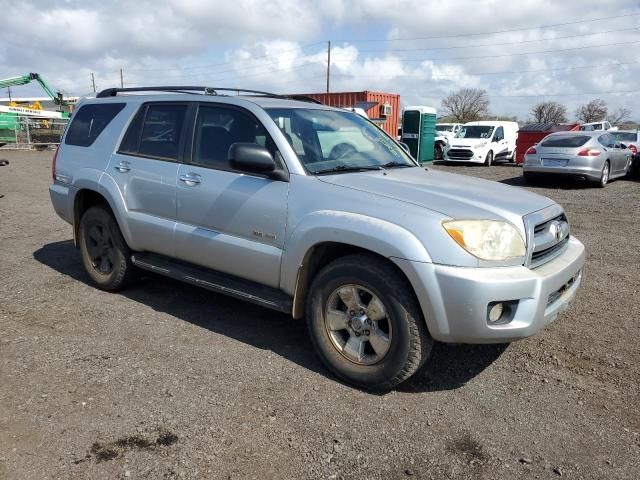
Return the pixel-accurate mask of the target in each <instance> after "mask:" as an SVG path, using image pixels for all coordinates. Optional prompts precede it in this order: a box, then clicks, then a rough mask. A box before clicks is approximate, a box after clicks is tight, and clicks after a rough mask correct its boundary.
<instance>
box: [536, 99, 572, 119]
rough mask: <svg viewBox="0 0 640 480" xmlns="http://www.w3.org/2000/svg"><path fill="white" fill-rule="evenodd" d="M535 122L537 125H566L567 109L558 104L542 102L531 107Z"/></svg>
mask: <svg viewBox="0 0 640 480" xmlns="http://www.w3.org/2000/svg"><path fill="white" fill-rule="evenodd" d="M530 113H531V116H532V117H533V121H534V122H537V123H566V122H567V107H566V106H564V105H563V104H561V103H558V102H540V103H537V104H535V105H534V106H533V107H531V110H530Z"/></svg>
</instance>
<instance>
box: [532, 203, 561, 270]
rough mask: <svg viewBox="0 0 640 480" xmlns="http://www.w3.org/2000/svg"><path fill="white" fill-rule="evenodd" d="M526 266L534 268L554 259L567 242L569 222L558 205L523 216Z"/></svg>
mask: <svg viewBox="0 0 640 480" xmlns="http://www.w3.org/2000/svg"><path fill="white" fill-rule="evenodd" d="M525 225H526V226H527V245H528V257H527V258H528V261H527V266H529V267H530V268H536V267H539V266H541V265H544V264H545V263H547V262H548V261H550V260H552V259H554V258H555V257H557V256H558V255H560V253H562V251H563V250H564V249H565V247H566V246H567V244H568V243H569V235H570V229H569V223H568V222H567V217H566V215H565V214H564V212H563V211H562V208H561V207H560V206H559V205H554V206H552V207H550V208H547V209H545V210H543V211H541V212H536V213H534V214H531V215H527V216H526V217H525Z"/></svg>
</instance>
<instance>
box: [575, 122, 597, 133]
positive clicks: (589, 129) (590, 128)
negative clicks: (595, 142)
mask: <svg viewBox="0 0 640 480" xmlns="http://www.w3.org/2000/svg"><path fill="white" fill-rule="evenodd" d="M580 130H581V131H583V132H592V131H594V130H602V124H601V123H592V124H589V125H580Z"/></svg>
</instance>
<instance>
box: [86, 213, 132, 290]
mask: <svg viewBox="0 0 640 480" xmlns="http://www.w3.org/2000/svg"><path fill="white" fill-rule="evenodd" d="M78 237H79V238H78V241H79V243H80V253H81V255H82V263H83V264H84V268H85V270H86V271H87V273H88V274H89V276H90V277H91V280H93V281H94V282H95V284H96V285H97V286H98V287H99V288H101V289H102V290H118V289H120V288H122V287H124V286H126V284H127V283H129V282H130V280H132V278H133V275H134V270H135V266H134V265H133V264H132V263H131V251H130V250H129V247H128V246H127V244H126V242H125V240H124V238H123V237H122V233H121V232H120V228H119V227H118V224H117V222H116V221H115V219H114V218H113V215H112V214H111V212H110V211H108V210H107V209H106V208H104V207H102V206H95V207H91V208H89V209H87V211H86V212H84V214H83V215H82V218H81V219H80V228H79V232H78Z"/></svg>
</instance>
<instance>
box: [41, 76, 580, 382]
mask: <svg viewBox="0 0 640 480" xmlns="http://www.w3.org/2000/svg"><path fill="white" fill-rule="evenodd" d="M143 90H144V92H143ZM132 91H136V93H137V94H128V93H130V92H132ZM224 91H225V89H211V88H205V87H151V88H144V89H126V88H125V89H108V90H105V91H103V92H101V93H99V94H98V95H97V97H96V98H95V99H87V100H85V101H83V102H82V103H81V104H80V105H79V107H78V108H77V110H76V112H75V113H74V114H73V117H72V120H71V123H70V125H69V126H68V128H67V130H66V132H65V134H64V136H63V138H62V141H61V144H60V147H59V149H58V151H57V152H56V154H55V156H54V160H53V184H52V185H51V187H50V194H51V200H52V203H53V206H54V209H55V211H56V212H57V213H58V215H60V217H62V218H63V219H64V220H66V221H67V222H69V223H70V224H71V225H72V226H73V237H74V241H75V243H76V245H77V246H78V247H79V249H80V252H81V257H82V262H83V263H84V266H85V268H86V270H87V272H88V274H89V276H90V277H91V279H92V281H93V282H94V283H95V284H96V285H97V286H98V287H99V288H102V289H104V290H117V289H119V288H123V287H124V286H125V285H127V284H129V283H130V282H131V281H132V280H133V279H134V278H135V273H136V270H138V269H142V270H148V271H150V272H154V273H158V274H161V275H166V276H169V277H172V278H175V279H178V280H182V281H185V282H188V283H191V284H194V285H197V286H199V287H204V288H206V289H209V290H212V291H214V292H218V293H223V294H226V295H231V296H234V297H237V298H240V299H243V300H247V301H249V302H254V303H256V304H258V305H262V306H264V307H268V308H271V309H275V310H278V311H281V312H286V313H288V314H290V315H291V316H292V317H293V318H295V319H300V318H306V322H307V325H308V329H309V333H310V336H311V339H312V341H313V344H314V346H315V348H316V350H317V353H318V355H319V356H320V358H321V359H322V361H323V362H324V363H325V365H326V366H327V367H328V368H329V369H330V370H331V371H332V372H334V373H335V374H336V375H337V376H339V377H340V378H342V379H344V380H346V381H347V382H350V383H352V384H355V385H358V386H361V387H364V388H372V389H388V388H390V387H393V386H394V385H397V384H398V383H400V382H402V381H403V380H405V379H407V378H409V377H410V376H411V375H412V374H413V373H414V372H415V371H416V370H417V369H418V368H420V366H421V365H422V364H423V363H424V362H425V361H427V359H428V357H429V354H430V351H431V347H432V344H433V341H434V340H437V341H441V342H456V343H491V342H509V341H512V340H516V339H520V338H523V337H527V336H530V335H532V334H534V333H536V332H537V331H539V330H540V329H541V328H543V327H544V326H545V325H547V324H549V323H550V322H551V321H553V320H554V319H555V318H556V317H557V316H558V314H559V313H560V312H561V311H563V310H564V309H565V308H566V307H567V305H568V303H569V301H570V300H571V299H572V298H573V297H574V296H575V293H576V290H577V289H578V287H579V286H580V283H581V279H582V268H583V264H584V260H585V250H584V247H583V245H582V243H580V242H579V241H578V240H576V239H575V238H574V237H573V236H571V235H570V233H569V224H568V222H567V218H566V216H565V213H564V211H563V209H562V207H560V205H558V204H557V203H555V202H554V201H552V200H550V199H548V198H545V197H542V196H540V195H536V194H534V193H531V192H529V191H527V190H523V189H519V188H514V187H509V186H507V185H503V184H500V183H494V182H490V181H485V180H480V179H476V178H472V177H468V176H462V175H454V174H449V173H443V172H438V171H434V170H432V169H430V168H424V167H421V166H419V165H418V164H417V163H416V162H415V161H414V160H413V159H412V158H411V157H410V156H409V155H408V154H407V153H406V152H405V151H404V150H403V148H402V147H401V146H400V145H399V144H398V143H397V142H396V141H395V140H394V139H393V138H391V137H390V136H388V135H387V134H386V133H384V132H383V131H382V130H381V129H379V128H378V127H376V126H375V125H374V124H373V123H371V122H370V121H368V120H367V119H365V118H363V117H361V116H360V115H357V114H355V113H353V112H348V111H345V110H341V109H337V108H331V107H328V106H325V105H321V104H317V103H313V102H311V101H309V100H308V99H307V100H306V101H305V100H304V99H292V98H290V97H283V96H278V95H274V94H268V93H264V92H254V91H242V92H243V94H242V95H223V94H222V93H223V92H224ZM233 92H235V90H234V91H233ZM198 93H201V94H198ZM238 93H240V92H238ZM506 199H508V201H506Z"/></svg>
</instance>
